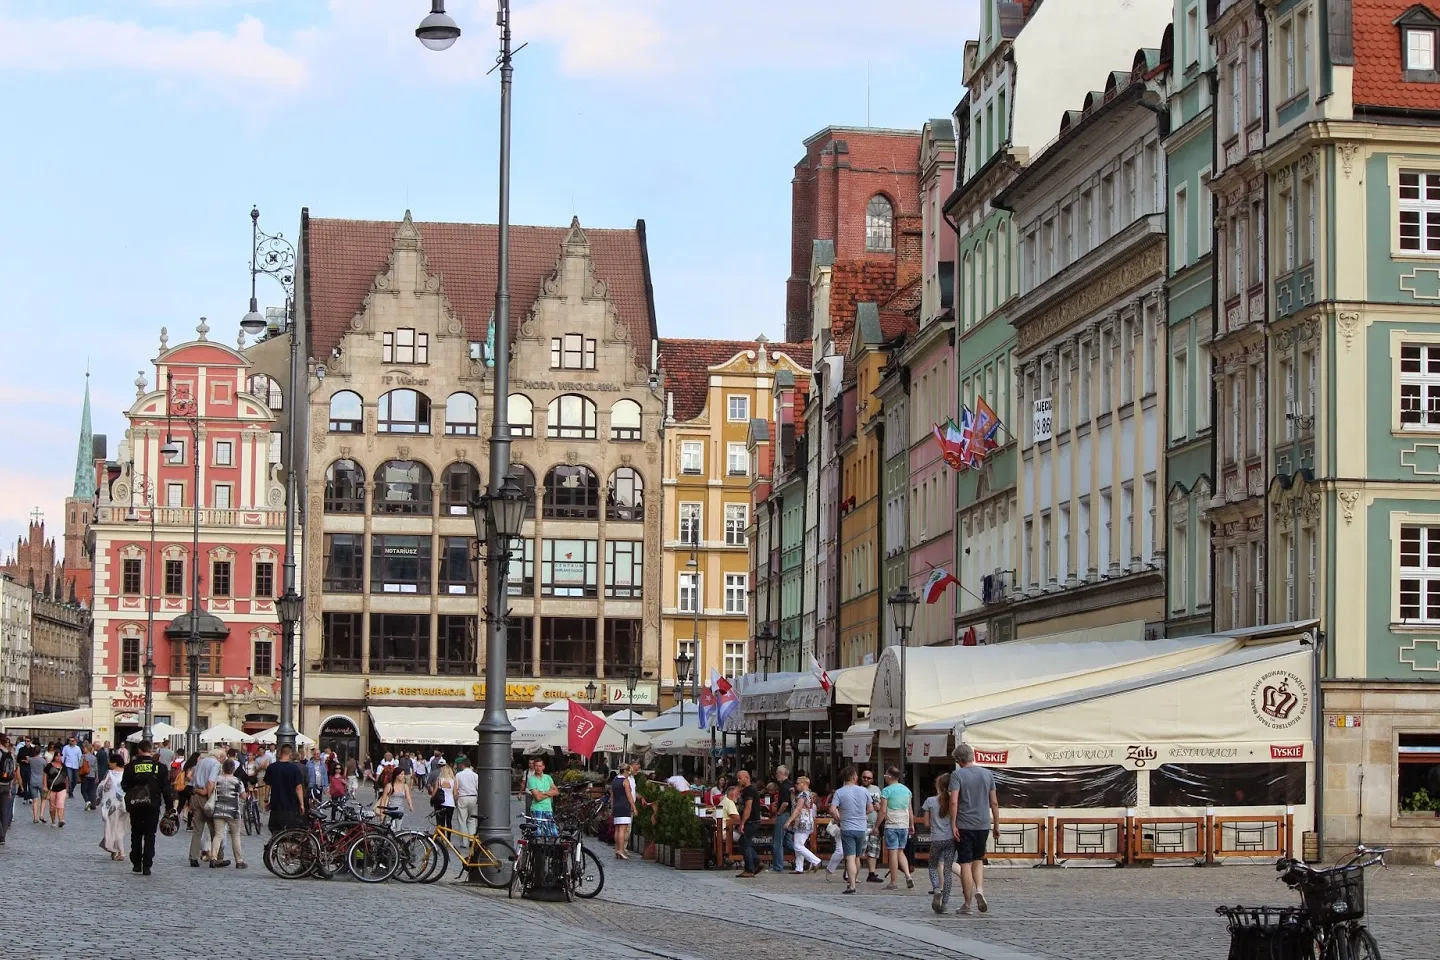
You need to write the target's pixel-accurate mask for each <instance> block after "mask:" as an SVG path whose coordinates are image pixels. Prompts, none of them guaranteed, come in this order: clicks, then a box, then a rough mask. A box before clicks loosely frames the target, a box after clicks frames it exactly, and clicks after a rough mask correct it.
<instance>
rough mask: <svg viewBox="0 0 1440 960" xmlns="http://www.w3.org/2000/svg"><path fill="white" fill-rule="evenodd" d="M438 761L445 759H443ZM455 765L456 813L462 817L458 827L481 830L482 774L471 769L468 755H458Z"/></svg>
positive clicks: (472, 830)
mask: <svg viewBox="0 0 1440 960" xmlns="http://www.w3.org/2000/svg"><path fill="white" fill-rule="evenodd" d="M438 762H440V763H444V762H445V761H444V760H443V759H441V760H440V761H438ZM455 767H456V770H455V814H456V816H458V817H459V818H460V823H459V826H458V829H459V831H460V832H461V833H469V834H474V833H476V832H478V830H479V819H478V818H479V815H480V776H479V774H477V773H476V772H475V771H474V770H472V769H470V759H469V758H468V757H457V758H456V759H455Z"/></svg>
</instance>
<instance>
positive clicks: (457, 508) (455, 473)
mask: <svg viewBox="0 0 1440 960" xmlns="http://www.w3.org/2000/svg"><path fill="white" fill-rule="evenodd" d="M479 492H480V471H479V470H476V469H475V468H474V467H473V466H472V465H470V464H468V463H452V464H450V466H448V467H446V468H445V472H444V473H442V474H441V475H440V513H441V515H446V514H448V515H450V516H456V517H464V516H469V514H470V501H471V500H473V499H474V498H475V495H476V494H477V493H479Z"/></svg>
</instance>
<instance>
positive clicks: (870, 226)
mask: <svg viewBox="0 0 1440 960" xmlns="http://www.w3.org/2000/svg"><path fill="white" fill-rule="evenodd" d="M865 249H866V250H893V249H895V210H894V208H893V207H891V206H890V201H889V200H887V199H885V198H884V197H883V196H881V195H880V194H878V193H877V194H875V196H873V197H871V198H870V202H869V203H867V204H865Z"/></svg>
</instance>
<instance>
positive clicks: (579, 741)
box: [569, 700, 605, 757]
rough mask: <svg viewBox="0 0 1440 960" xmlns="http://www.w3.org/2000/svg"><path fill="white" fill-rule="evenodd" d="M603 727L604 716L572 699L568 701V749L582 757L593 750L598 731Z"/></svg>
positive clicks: (598, 738)
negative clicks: (592, 711)
mask: <svg viewBox="0 0 1440 960" xmlns="http://www.w3.org/2000/svg"><path fill="white" fill-rule="evenodd" d="M604 729H605V718H604V717H602V716H600V715H599V714H596V713H591V712H590V711H589V710H586V709H585V708H584V707H582V706H580V704H578V703H576V702H575V701H574V700H571V701H570V724H569V734H570V736H569V741H570V742H569V750H570V752H571V753H578V754H580V756H582V757H588V756H590V754H592V753H594V752H595V744H596V743H598V742H599V740H600V732H601V731H602V730H604Z"/></svg>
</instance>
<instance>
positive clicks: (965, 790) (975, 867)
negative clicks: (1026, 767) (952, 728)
mask: <svg viewBox="0 0 1440 960" xmlns="http://www.w3.org/2000/svg"><path fill="white" fill-rule="evenodd" d="M954 758H955V763H956V764H957V766H956V767H955V771H954V772H953V773H951V774H950V806H951V808H952V809H953V810H954V811H955V823H954V826H953V828H952V831H951V832H952V835H953V836H954V837H955V859H956V861H957V862H959V864H960V892H961V893H962V894H963V895H964V897H965V902H964V903H963V904H961V906H960V909H959V910H956V911H955V912H956V913H957V914H961V915H965V914H969V913H970V901H971V900H972V899H973V900H974V901H975V906H976V907H977V908H979V910H980V912H981V913H986V912H988V911H989V910H990V902H989V901H988V900H986V899H985V841H986V840H987V839H988V838H989V836H990V835H992V834H993V835H994V837H995V839H996V840H997V841H998V840H999V839H1000V799H999V797H998V796H997V794H996V793H995V774H993V773H991V772H990V770H989V769H988V768H986V767H982V766H979V765H978V764H976V763H975V748H974V747H972V746H970V744H968V743H962V744H959V745H957V746H956V747H955V753H954Z"/></svg>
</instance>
